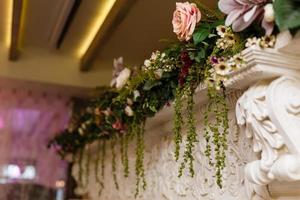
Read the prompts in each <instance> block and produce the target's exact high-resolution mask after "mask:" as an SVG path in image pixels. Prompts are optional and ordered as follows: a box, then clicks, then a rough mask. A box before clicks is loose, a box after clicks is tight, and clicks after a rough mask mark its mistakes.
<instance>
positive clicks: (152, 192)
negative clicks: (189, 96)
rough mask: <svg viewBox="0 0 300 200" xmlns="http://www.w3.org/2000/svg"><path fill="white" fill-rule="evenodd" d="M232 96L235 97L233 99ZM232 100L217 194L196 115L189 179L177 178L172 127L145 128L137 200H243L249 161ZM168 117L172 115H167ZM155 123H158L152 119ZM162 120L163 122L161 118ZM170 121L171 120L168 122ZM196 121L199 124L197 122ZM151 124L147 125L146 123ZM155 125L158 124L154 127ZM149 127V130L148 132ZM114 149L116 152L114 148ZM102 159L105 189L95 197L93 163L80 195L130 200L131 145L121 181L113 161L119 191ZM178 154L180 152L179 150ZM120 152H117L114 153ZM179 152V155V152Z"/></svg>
mask: <svg viewBox="0 0 300 200" xmlns="http://www.w3.org/2000/svg"><path fill="white" fill-rule="evenodd" d="M233 96H236V95H233ZM235 99H236V98H233V99H231V100H230V102H231V104H232V106H231V107H232V108H231V113H230V136H229V141H228V142H229V150H228V154H227V156H228V157H227V158H228V159H227V167H226V169H225V171H224V172H223V174H224V178H225V181H224V188H223V189H222V190H220V189H219V188H218V187H217V186H216V185H215V183H214V178H213V174H214V171H213V169H212V168H211V167H210V166H209V165H208V163H207V159H206V157H205V156H204V154H203V152H204V147H205V144H204V142H203V138H202V136H201V135H202V132H203V126H202V125H201V118H202V114H201V112H200V111H199V112H196V117H197V119H198V122H197V130H198V133H199V135H198V136H199V141H200V142H199V143H198V144H197V145H196V148H195V153H194V155H195V159H196V161H195V167H194V169H195V177H194V178H191V177H189V175H188V173H186V174H185V175H183V176H182V177H181V178H178V177H177V175H178V167H179V164H180V162H178V163H176V162H175V161H174V156H173V152H174V145H173V139H172V132H171V129H172V123H171V121H169V122H168V123H162V124H161V123H160V124H161V125H155V126H154V128H153V126H148V129H147V132H146V135H145V143H146V153H145V162H144V164H145V168H146V170H145V172H146V179H147V184H148V186H147V190H146V191H142V192H141V195H140V196H139V198H138V199H143V200H160V199H168V200H177V199H178V200H193V199H201V200H202V199H203V200H206V199H211V200H221V199H222V200H246V199H247V198H246V189H245V188H246V187H245V182H244V177H243V174H244V173H243V168H244V165H245V164H246V162H247V161H249V160H251V157H253V155H251V154H252V150H251V143H250V141H249V140H248V139H246V138H245V136H244V135H239V128H238V126H237V125H236V121H235V113H234V112H233V110H234V108H233V105H234V104H235ZM170 116H172V115H170ZM153 120H156V121H159V117H158V119H153ZM162 120H163V118H162ZM170 120H171V119H170ZM199 120H200V121H199ZM150 124H151V122H150ZM158 124H159V123H158ZM151 127H152V128H151ZM117 149H119V148H118V147H117ZM107 150H108V152H109V154H108V155H107V157H106V171H105V180H104V182H105V189H104V191H103V193H102V195H101V196H98V191H99V186H98V185H97V184H96V181H95V173H94V163H93V164H92V165H91V166H90V169H91V172H90V180H89V184H88V185H87V186H86V187H85V188H81V189H78V192H80V193H89V196H90V198H91V199H93V200H100V199H103V200H125V199H126V200H127V199H134V192H135V171H134V162H135V152H134V151H135V145H134V143H133V144H131V145H130V149H129V157H130V164H131V166H130V176H129V177H128V178H124V177H123V168H122V164H121V162H120V156H118V157H117V161H118V165H117V171H118V183H119V187H120V188H119V190H116V189H115V186H114V182H113V178H112V173H111V155H110V150H109V148H108V149H107ZM181 150H184V148H182V149H181ZM119 152H120V151H119V150H117V153H119ZM182 152H183V151H182ZM73 173H74V175H75V177H77V176H78V165H75V168H74V171H73Z"/></svg>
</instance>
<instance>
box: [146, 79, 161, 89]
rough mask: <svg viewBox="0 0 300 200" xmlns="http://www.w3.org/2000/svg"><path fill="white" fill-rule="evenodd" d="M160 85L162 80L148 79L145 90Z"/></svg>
mask: <svg viewBox="0 0 300 200" xmlns="http://www.w3.org/2000/svg"><path fill="white" fill-rule="evenodd" d="M158 85H161V82H160V81H156V80H148V81H146V83H145V85H144V87H143V90H145V91H149V90H151V89H152V88H153V87H155V86H158Z"/></svg>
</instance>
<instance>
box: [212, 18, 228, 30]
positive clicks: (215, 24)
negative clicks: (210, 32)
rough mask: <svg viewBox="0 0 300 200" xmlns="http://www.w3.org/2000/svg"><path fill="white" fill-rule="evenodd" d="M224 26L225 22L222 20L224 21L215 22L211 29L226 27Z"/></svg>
mask: <svg viewBox="0 0 300 200" xmlns="http://www.w3.org/2000/svg"><path fill="white" fill-rule="evenodd" d="M224 24H225V21H224V20H223V19H222V20H218V21H215V22H214V23H212V25H211V27H212V28H216V27H217V26H220V25H224Z"/></svg>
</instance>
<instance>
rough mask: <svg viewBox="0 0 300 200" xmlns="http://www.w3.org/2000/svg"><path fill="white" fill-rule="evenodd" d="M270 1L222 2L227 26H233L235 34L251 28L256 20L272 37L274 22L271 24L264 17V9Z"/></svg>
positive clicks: (220, 6) (220, 3) (221, 7)
mask: <svg viewBox="0 0 300 200" xmlns="http://www.w3.org/2000/svg"><path fill="white" fill-rule="evenodd" d="M270 2H272V1H270V0H220V1H219V9H220V10H221V11H222V12H223V13H225V14H227V15H228V16H227V18H226V22H225V25H226V26H230V25H232V29H233V31H235V32H239V31H242V30H244V29H245V28H247V27H248V26H250V25H251V24H252V23H253V22H254V21H255V20H256V21H258V22H261V25H262V27H263V28H264V29H265V31H266V35H270V34H271V33H272V31H273V28H274V22H270V21H268V20H266V19H265V17H264V12H265V11H264V7H265V5H267V4H268V3H270Z"/></svg>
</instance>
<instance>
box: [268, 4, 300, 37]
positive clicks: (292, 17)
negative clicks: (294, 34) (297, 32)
mask: <svg viewBox="0 0 300 200" xmlns="http://www.w3.org/2000/svg"><path fill="white" fill-rule="evenodd" d="M274 11H275V18H276V24H277V25H278V27H279V29H280V30H281V31H284V30H287V29H293V28H298V27H300V2H299V1H298V0H276V1H274Z"/></svg>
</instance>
